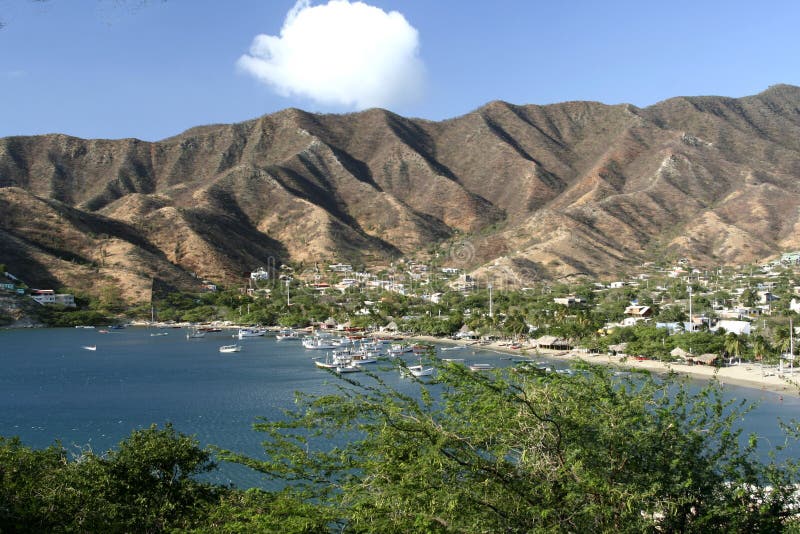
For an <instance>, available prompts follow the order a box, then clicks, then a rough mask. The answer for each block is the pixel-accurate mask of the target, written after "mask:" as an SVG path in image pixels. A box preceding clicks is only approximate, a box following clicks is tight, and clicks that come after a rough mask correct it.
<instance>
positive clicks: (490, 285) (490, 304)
mask: <svg viewBox="0 0 800 534" xmlns="http://www.w3.org/2000/svg"><path fill="white" fill-rule="evenodd" d="M486 285H487V287H488V288H489V318H490V319H491V318H492V317H494V313H493V311H492V283H491V282H489V283H488V284H486Z"/></svg>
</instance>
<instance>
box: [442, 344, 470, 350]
mask: <svg viewBox="0 0 800 534" xmlns="http://www.w3.org/2000/svg"><path fill="white" fill-rule="evenodd" d="M465 348H467V347H465V346H463V345H456V346H455V347H442V350H443V351H445V350H461V349H465Z"/></svg>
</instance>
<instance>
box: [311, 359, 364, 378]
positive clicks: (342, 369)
mask: <svg viewBox="0 0 800 534" xmlns="http://www.w3.org/2000/svg"><path fill="white" fill-rule="evenodd" d="M314 365H316V366H317V367H319V368H320V369H332V370H333V371H335V372H337V373H340V374H341V373H358V372H360V371H361V368H360V367H359V366H357V365H353V364H352V363H350V362H347V361H339V360H336V359H334V360H333V361H331V359H330V358H326V359H325V361H321V360H314Z"/></svg>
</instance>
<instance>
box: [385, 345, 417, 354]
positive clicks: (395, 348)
mask: <svg viewBox="0 0 800 534" xmlns="http://www.w3.org/2000/svg"><path fill="white" fill-rule="evenodd" d="M411 351H412V348H411V346H410V345H406V344H404V343H392V344H391V345H390V346H389V354H390V355H392V356H399V355H400V354H404V353H406V352H411Z"/></svg>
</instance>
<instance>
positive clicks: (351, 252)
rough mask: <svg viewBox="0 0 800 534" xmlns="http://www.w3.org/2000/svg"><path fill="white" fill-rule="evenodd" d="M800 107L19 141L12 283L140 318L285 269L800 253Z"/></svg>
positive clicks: (280, 118) (396, 120) (9, 142)
mask: <svg viewBox="0 0 800 534" xmlns="http://www.w3.org/2000/svg"><path fill="white" fill-rule="evenodd" d="M798 177H800V88H798V87H794V86H789V85H777V86H773V87H770V88H769V89H767V90H766V91H764V92H762V93H760V94H758V95H755V96H748V97H744V98H727V97H717V96H703V97H676V98H672V99H669V100H665V101H663V102H660V103H658V104H655V105H653V106H649V107H645V108H639V107H635V106H633V105H629V104H620V105H605V104H601V103H597V102H564V103H559V104H552V105H546V106H538V105H513V104H509V103H506V102H501V101H495V102H491V103H489V104H486V105H485V106H483V107H481V108H479V109H477V110H475V111H473V112H471V113H468V114H466V115H463V116H461V117H457V118H454V119H450V120H445V121H440V122H433V121H427V120H420V119H412V118H406V117H402V116H399V115H396V114H394V113H391V112H389V111H385V110H381V109H371V110H367V111H363V112H359V113H352V114H343V115H332V114H331V115H323V114H312V113H308V112H304V111H301V110H298V109H286V110H283V111H280V112H277V113H274V114H270V115H265V116H263V117H260V118H258V119H254V120H249V121H246V122H242V123H237V124H219V125H208V126H200V127H196V128H192V129H190V130H187V131H186V132H183V133H181V134H180V135H177V136H175V137H171V138H168V139H164V140H161V141H157V142H145V141H140V140H137V139H120V140H102V139H79V138H75V137H69V136H66V135H59V134H52V135H40V136H16V137H5V138H0V263H4V264H5V265H6V266H7V268H8V270H9V271H10V272H12V273H15V274H18V276H21V278H23V279H25V280H26V281H28V283H29V284H33V285H36V286H39V287H68V288H73V289H74V290H76V291H84V292H89V293H92V292H95V293H96V292H98V291H100V290H101V289H102V288H104V287H109V286H113V287H116V288H118V290H119V291H121V293H122V295H123V296H124V297H125V298H126V299H128V300H132V301H137V300H138V301H144V300H147V299H148V298H150V294H149V291H150V290H151V288H152V285H153V281H154V280H157V281H158V282H160V283H163V284H165V286H166V287H171V288H173V287H174V288H181V289H192V288H196V287H198V284H200V281H201V280H203V279H208V280H212V281H215V282H222V283H228V284H231V283H241V280H242V279H243V277H245V276H246V275H247V273H248V272H249V271H251V270H253V269H255V268H257V267H259V266H264V265H267V264H274V265H279V264H281V263H283V262H289V261H291V262H294V263H302V264H304V265H313V264H315V263H319V264H323V263H325V262H332V261H345V262H348V263H353V264H355V265H367V266H370V265H372V266H375V265H387V266H388V265H389V264H390V263H391V262H392V261H394V260H395V259H397V258H399V257H417V258H420V259H422V260H425V259H430V258H431V257H433V256H438V259H437V261H438V262H439V263H442V264H444V265H449V266H455V267H460V268H464V269H466V270H468V271H473V272H476V273H479V274H480V275H481V276H486V277H488V278H491V277H492V276H504V277H507V278H512V279H514V281H516V282H519V283H523V284H524V283H527V282H529V281H530V280H532V279H537V278H538V279H557V278H562V277H570V276H579V275H591V276H596V277H609V276H614V275H617V274H619V273H622V272H625V271H628V270H630V269H632V268H634V267H635V266H637V265H639V264H641V263H642V262H645V261H652V260H657V259H663V258H670V257H675V258H677V257H686V258H689V259H691V260H692V261H693V262H695V263H697V264H701V265H702V264H707V265H712V264H742V263H747V262H752V261H758V260H762V259H764V258H768V257H770V256H774V255H776V254H777V253H779V252H780V251H782V250H786V249H793V248H800V237H799V236H800V234H798V229H799V227H798V225H800V211H799V210H798V206H800V182H799V181H798Z"/></svg>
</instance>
